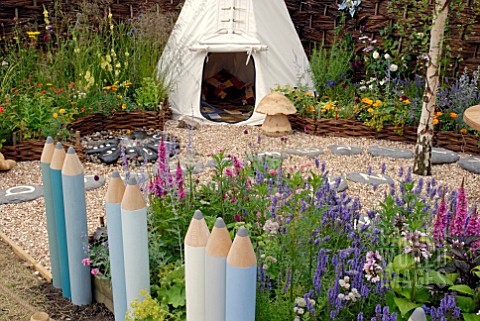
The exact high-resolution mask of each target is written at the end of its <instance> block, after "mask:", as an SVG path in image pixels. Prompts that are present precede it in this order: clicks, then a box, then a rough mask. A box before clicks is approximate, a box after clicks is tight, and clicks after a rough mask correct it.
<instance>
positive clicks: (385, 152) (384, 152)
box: [368, 145, 413, 159]
mask: <svg viewBox="0 0 480 321" xmlns="http://www.w3.org/2000/svg"><path fill="white" fill-rule="evenodd" d="M368 153H369V154H370V155H372V156H385V157H392V158H405V159H411V158H413V153H412V152H411V151H409V150H406V149H399V148H392V147H385V146H380V145H374V146H370V147H369V148H368Z"/></svg>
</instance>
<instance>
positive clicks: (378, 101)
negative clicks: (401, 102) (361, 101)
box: [373, 99, 382, 107]
mask: <svg viewBox="0 0 480 321" xmlns="http://www.w3.org/2000/svg"><path fill="white" fill-rule="evenodd" d="M380 105H382V101H381V100H378V99H377V101H375V103H373V107H378V106H380Z"/></svg>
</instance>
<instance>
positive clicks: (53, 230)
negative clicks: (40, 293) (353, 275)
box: [40, 136, 62, 289]
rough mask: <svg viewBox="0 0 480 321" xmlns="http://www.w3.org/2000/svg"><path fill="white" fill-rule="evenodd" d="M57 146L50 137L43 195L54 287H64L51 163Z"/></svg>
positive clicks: (44, 163) (44, 162) (44, 160)
mask: <svg viewBox="0 0 480 321" xmlns="http://www.w3.org/2000/svg"><path fill="white" fill-rule="evenodd" d="M54 150H55V144H54V142H53V138H52V137H50V136H48V138H47V141H46V142H45V146H44V147H43V151H42V157H41V158H40V163H41V164H42V181H43V195H44V198H45V213H46V216H47V232H48V248H49V251H50V267H51V270H52V279H53V286H54V287H56V288H57V289H58V288H61V287H62V279H61V276H60V263H59V260H58V241H57V223H56V222H55V209H54V208H53V195H52V178H51V175H50V163H51V161H52V156H53V152H54Z"/></svg>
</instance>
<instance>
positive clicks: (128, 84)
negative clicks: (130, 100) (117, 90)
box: [120, 80, 132, 88]
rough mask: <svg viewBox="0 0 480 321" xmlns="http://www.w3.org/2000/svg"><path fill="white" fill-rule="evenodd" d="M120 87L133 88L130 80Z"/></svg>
mask: <svg viewBox="0 0 480 321" xmlns="http://www.w3.org/2000/svg"><path fill="white" fill-rule="evenodd" d="M120 86H122V87H123V88H130V87H131V86H132V82H131V81H130V80H125V81H124V82H122V84H121V85H120Z"/></svg>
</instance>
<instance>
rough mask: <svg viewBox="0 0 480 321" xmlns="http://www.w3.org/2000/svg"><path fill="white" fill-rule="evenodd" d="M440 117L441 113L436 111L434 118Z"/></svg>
mask: <svg viewBox="0 0 480 321" xmlns="http://www.w3.org/2000/svg"><path fill="white" fill-rule="evenodd" d="M442 115H443V113H442V112H441V111H437V112H436V113H435V116H437V117H440V116H442Z"/></svg>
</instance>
